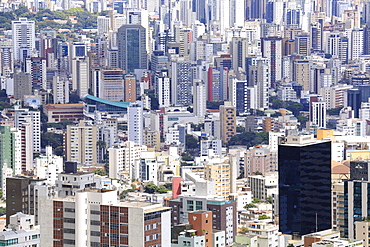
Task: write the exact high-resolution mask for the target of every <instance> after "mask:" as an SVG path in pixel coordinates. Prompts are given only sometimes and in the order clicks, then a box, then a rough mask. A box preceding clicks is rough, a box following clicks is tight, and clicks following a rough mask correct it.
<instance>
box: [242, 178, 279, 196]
mask: <svg viewBox="0 0 370 247" xmlns="http://www.w3.org/2000/svg"><path fill="white" fill-rule="evenodd" d="M248 186H249V187H250V188H251V191H252V194H253V197H254V198H258V199H261V200H266V199H267V198H268V197H271V196H272V195H277V194H278V175H277V173H271V174H268V175H266V176H262V175H254V176H248Z"/></svg>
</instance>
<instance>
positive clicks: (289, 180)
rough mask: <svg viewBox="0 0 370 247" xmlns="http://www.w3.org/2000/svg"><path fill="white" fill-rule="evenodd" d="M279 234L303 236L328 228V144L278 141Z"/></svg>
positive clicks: (301, 138) (293, 138) (294, 139)
mask: <svg viewBox="0 0 370 247" xmlns="http://www.w3.org/2000/svg"><path fill="white" fill-rule="evenodd" d="M278 169H279V215H278V216H277V217H278V220H279V231H281V232H282V233H289V234H295V235H304V234H308V233H311V232H317V231H321V230H326V229H330V228H331V215H332V212H331V142H330V141H318V140H315V139H314V138H313V136H307V135H305V136H288V137H287V138H285V139H280V144H279V147H278Z"/></svg>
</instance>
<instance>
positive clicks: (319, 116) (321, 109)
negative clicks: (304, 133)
mask: <svg viewBox="0 0 370 247" xmlns="http://www.w3.org/2000/svg"><path fill="white" fill-rule="evenodd" d="M311 110H312V112H310V114H311V116H312V119H311V122H312V123H313V124H315V125H316V126H317V127H318V128H324V129H325V128H326V102H312V107H311Z"/></svg>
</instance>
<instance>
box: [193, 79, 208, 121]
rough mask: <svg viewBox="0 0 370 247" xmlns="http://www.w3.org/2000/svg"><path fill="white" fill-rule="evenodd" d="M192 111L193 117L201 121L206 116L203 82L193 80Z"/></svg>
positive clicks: (204, 86) (205, 97)
mask: <svg viewBox="0 0 370 247" xmlns="http://www.w3.org/2000/svg"><path fill="white" fill-rule="evenodd" d="M193 91H194V94H193V109H194V113H195V115H196V116H197V117H198V118H200V119H202V118H204V116H205V115H206V109H207V106H206V102H207V101H206V99H207V94H206V84H205V83H204V82H203V81H200V80H195V81H194V85H193Z"/></svg>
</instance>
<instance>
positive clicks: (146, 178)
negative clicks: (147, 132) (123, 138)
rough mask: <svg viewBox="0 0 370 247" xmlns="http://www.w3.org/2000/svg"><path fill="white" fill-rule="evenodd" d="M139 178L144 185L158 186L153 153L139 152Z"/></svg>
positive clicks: (155, 160) (156, 168) (156, 167)
mask: <svg viewBox="0 0 370 247" xmlns="http://www.w3.org/2000/svg"><path fill="white" fill-rule="evenodd" d="M140 178H141V180H142V181H143V182H144V183H146V182H152V183H154V184H156V185H158V163H157V159H156V153H155V152H148V151H144V152H141V159H140Z"/></svg>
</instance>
